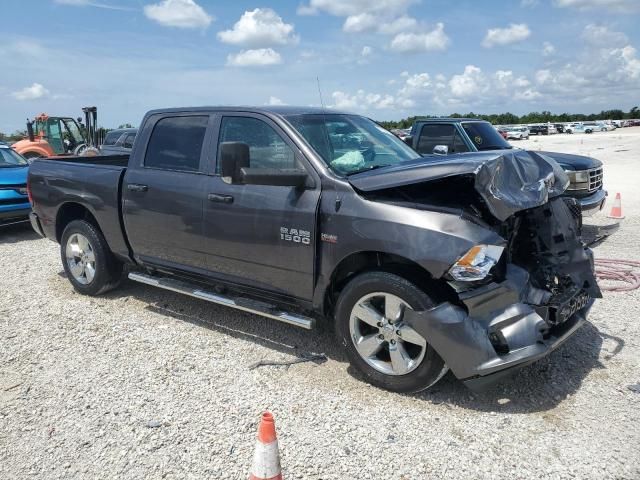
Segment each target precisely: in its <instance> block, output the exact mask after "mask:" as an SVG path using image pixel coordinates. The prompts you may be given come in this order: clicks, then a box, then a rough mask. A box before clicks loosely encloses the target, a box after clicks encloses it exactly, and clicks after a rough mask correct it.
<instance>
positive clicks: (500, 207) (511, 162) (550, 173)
mask: <svg viewBox="0 0 640 480" xmlns="http://www.w3.org/2000/svg"><path fill="white" fill-rule="evenodd" d="M455 177H460V178H461V179H462V178H469V177H472V180H473V187H474V189H475V190H476V192H477V193H478V194H479V195H480V197H481V198H482V199H483V200H484V201H485V203H486V205H487V207H488V209H489V211H490V212H491V214H492V215H493V216H494V217H496V218H497V219H498V220H500V221H504V220H506V219H507V218H509V217H510V216H511V215H513V214H514V213H516V212H518V211H520V210H527V209H529V208H535V207H539V206H541V205H544V204H545V203H547V202H548V201H549V199H550V198H553V197H557V196H558V195H561V194H562V193H563V192H564V191H565V189H566V188H567V186H568V185H569V178H568V177H567V175H566V174H565V172H564V170H563V169H562V167H561V166H560V165H558V163H556V162H555V161H554V160H553V159H552V158H550V157H549V156H547V155H544V154H539V153H536V152H528V151H524V150H504V151H491V152H478V153H465V154H458V155H450V156H448V157H445V158H444V159H443V160H440V159H438V160H435V159H433V158H420V159H416V160H414V161H411V162H404V163H402V164H399V165H394V166H391V167H386V168H380V169H376V170H372V171H370V172H364V173H359V174H356V175H351V176H350V177H349V178H348V179H349V182H350V183H351V185H353V187H354V188H356V189H358V190H361V191H363V192H373V191H376V190H385V189H391V188H395V187H401V186H404V185H411V184H416V183H426V182H432V181H437V180H445V179H448V180H449V181H455ZM461 185H466V183H465V182H461ZM453 188H455V187H453Z"/></svg>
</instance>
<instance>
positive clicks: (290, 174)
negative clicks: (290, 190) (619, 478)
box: [241, 168, 308, 187]
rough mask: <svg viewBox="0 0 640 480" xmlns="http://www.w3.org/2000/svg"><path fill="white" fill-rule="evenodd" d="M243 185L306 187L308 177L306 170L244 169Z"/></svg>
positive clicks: (242, 172)
mask: <svg viewBox="0 0 640 480" xmlns="http://www.w3.org/2000/svg"><path fill="white" fill-rule="evenodd" d="M241 175H242V183H244V184H246V185H273V186H278V187H304V186H306V185H307V179H308V175H307V172H306V171H305V170H300V169H290V170H279V169H276V168H243V169H242V170H241Z"/></svg>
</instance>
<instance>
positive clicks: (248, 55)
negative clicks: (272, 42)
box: [227, 48, 282, 67]
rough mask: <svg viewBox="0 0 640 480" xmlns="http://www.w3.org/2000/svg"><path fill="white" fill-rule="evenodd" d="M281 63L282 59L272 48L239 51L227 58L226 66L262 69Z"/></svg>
mask: <svg viewBox="0 0 640 480" xmlns="http://www.w3.org/2000/svg"><path fill="white" fill-rule="evenodd" d="M280 63H282V57H281V56H280V54H279V53H278V52H276V51H275V50H274V49H273V48H258V49H255V50H241V51H240V52H239V53H235V54H230V55H229V56H228V57H227V65H231V66H234V67H264V66H268V65H278V64H280Z"/></svg>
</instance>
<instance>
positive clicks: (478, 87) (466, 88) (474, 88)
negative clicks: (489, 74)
mask: <svg viewBox="0 0 640 480" xmlns="http://www.w3.org/2000/svg"><path fill="white" fill-rule="evenodd" d="M449 87H450V88H451V93H452V94H453V96H454V97H458V98H466V97H472V96H476V95H479V94H481V93H483V91H484V90H485V89H486V79H485V76H484V74H483V73H482V70H481V69H480V68H478V67H476V66H475V65H467V66H466V67H464V72H463V73H461V74H459V75H454V76H452V77H451V80H449Z"/></svg>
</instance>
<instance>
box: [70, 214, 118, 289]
mask: <svg viewBox="0 0 640 480" xmlns="http://www.w3.org/2000/svg"><path fill="white" fill-rule="evenodd" d="M60 255H61V257H62V264H63V265H64V270H65V272H66V273H67V278H68V279H69V281H70V282H71V284H72V285H73V288H75V290H76V291H78V292H79V293H82V294H84V295H99V294H101V293H105V292H107V291H109V290H111V289H113V288H115V287H117V286H118V285H119V283H120V280H121V278H122V263H121V262H119V261H118V260H117V259H116V258H115V257H114V256H113V254H112V253H111V251H110V250H109V247H108V246H107V241H106V240H105V239H104V236H103V235H102V233H101V232H100V231H99V230H98V229H97V228H96V227H95V226H94V225H92V224H91V223H89V222H87V221H85V220H74V221H73V222H71V223H69V225H67V227H66V228H65V229H64V232H63V233H62V239H61V242H60Z"/></svg>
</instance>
